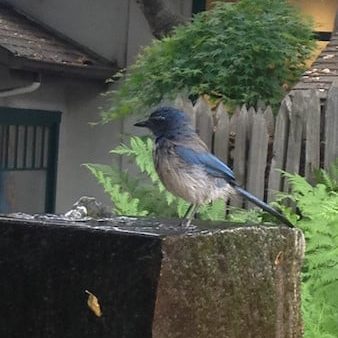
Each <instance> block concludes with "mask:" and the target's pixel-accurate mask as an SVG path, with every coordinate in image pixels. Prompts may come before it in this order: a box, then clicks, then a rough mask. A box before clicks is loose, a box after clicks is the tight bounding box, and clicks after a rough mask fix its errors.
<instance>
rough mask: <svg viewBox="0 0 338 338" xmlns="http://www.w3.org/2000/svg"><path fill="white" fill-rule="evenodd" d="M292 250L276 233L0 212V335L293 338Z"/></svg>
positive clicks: (288, 237)
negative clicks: (3, 214)
mask: <svg viewBox="0 0 338 338" xmlns="http://www.w3.org/2000/svg"><path fill="white" fill-rule="evenodd" d="M303 252H304V238H303V235H302V233H301V232H300V231H298V230H292V229H289V228H284V227H283V228H278V227H265V226H261V227H260V226H245V227H235V226H233V225H231V224H225V225H222V226H219V227H218V226H217V227H215V226H213V227H211V226H209V224H206V223H205V224H203V225H201V226H199V227H198V228H196V229H194V230H186V229H182V228H178V227H176V226H175V225H174V224H173V222H159V221H156V220H139V219H136V218H114V219H111V220H109V221H108V220H105V221H91V222H76V223H75V222H67V221H63V220H60V219H55V218H53V217H52V218H51V219H48V218H40V219H36V218H31V219H20V218H9V217H0V290H1V306H0V337H11V338H15V337H18V338H19V337H20V338H22V337H25V338H30V337H34V338H35V337H44V338H60V337H63V338H65V337H69V338H77V337H78V338H86V337H100V338H105V337H107V338H108V337H109V338H112V337H113V338H115V337H116V338H148V337H149V338H151V337H153V338H174V337H175V338H222V337H224V338H225V337H227V338H246V337H250V338H275V337H276V338H282V337H283V338H284V337H290V338H291V337H294V338H296V337H301V333H302V322H301V318H300V293H299V284H300V269H301V263H302V258H303Z"/></svg>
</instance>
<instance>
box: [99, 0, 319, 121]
mask: <svg viewBox="0 0 338 338" xmlns="http://www.w3.org/2000/svg"><path fill="white" fill-rule="evenodd" d="M313 47H314V42H313V40H312V25H311V23H310V22H309V20H308V19H305V18H304V17H302V16H301V14H300V12H299V11H298V10H297V9H296V8H295V7H293V6H292V5H291V4H289V2H288V1H287V0H241V1H239V2H238V3H236V4H231V5H230V4H226V3H223V2H220V3H218V4H216V5H215V7H214V8H213V9H211V10H210V11H206V12H202V13H199V14H197V15H196V16H195V17H194V18H193V21H192V22H191V23H189V24H186V25H184V26H180V27H177V28H176V30H175V31H174V33H173V35H171V36H169V37H166V38H164V39H162V40H155V41H153V43H152V44H151V45H150V46H149V47H146V48H144V50H143V51H142V53H141V54H140V55H139V57H138V59H137V61H136V63H135V64H134V65H133V66H132V67H131V68H130V70H129V71H128V73H127V75H126V78H125V79H124V81H123V83H122V85H121V86H120V87H119V89H118V90H117V91H115V92H114V93H113V94H112V95H111V100H112V102H111V109H110V110H109V111H108V112H106V113H104V114H103V121H109V120H111V119H114V118H116V117H121V116H124V115H125V114H128V113H131V112H133V113H135V112H139V113H141V112H143V111H144V110H145V109H147V108H148V107H149V106H152V105H156V104H158V103H159V102H161V100H166V99H169V98H173V97H175V96H176V95H177V94H178V93H182V92H184V93H186V94H188V95H192V96H197V95H203V94H207V95H209V96H211V97H212V98H217V99H221V100H223V102H225V103H226V104H227V105H232V104H236V105H237V104H243V103H247V104H249V105H256V103H257V101H258V100H260V101H264V102H266V103H268V104H275V103H277V102H279V100H280V98H281V97H282V96H283V94H284V90H283V86H285V85H288V84H292V83H294V82H295V81H296V80H297V79H298V78H299V75H300V74H301V73H302V72H303V70H304V69H305V68H304V63H305V60H306V59H307V58H308V57H309V55H310V54H311V51H312V49H313Z"/></svg>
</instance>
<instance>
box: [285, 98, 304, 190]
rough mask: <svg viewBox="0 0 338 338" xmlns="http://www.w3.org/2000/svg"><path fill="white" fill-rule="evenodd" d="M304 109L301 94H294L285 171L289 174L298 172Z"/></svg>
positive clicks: (286, 186) (286, 184)
mask: <svg viewBox="0 0 338 338" xmlns="http://www.w3.org/2000/svg"><path fill="white" fill-rule="evenodd" d="M305 108H306V104H305V100H304V95H303V93H302V92H295V94H294V96H293V99H292V113H291V115H290V128H289V137H288V152H287V158H286V167H285V170H286V171H287V172H289V173H291V174H296V173H298V172H299V165H300V155H301V147H302V139H303V125H304V123H303V115H304V110H305ZM288 189H289V187H288V183H287V182H284V191H288Z"/></svg>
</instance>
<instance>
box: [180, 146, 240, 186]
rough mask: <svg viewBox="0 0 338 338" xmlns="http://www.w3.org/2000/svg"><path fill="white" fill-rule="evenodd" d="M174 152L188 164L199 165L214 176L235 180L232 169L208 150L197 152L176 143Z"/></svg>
mask: <svg viewBox="0 0 338 338" xmlns="http://www.w3.org/2000/svg"><path fill="white" fill-rule="evenodd" d="M175 149H176V153H177V154H178V155H179V156H180V157H181V158H182V159H183V160H184V161H185V162H186V163H188V164H194V165H200V166H202V167H204V169H205V170H206V172H207V173H208V174H210V175H211V176H214V177H219V178H224V179H226V180H227V181H233V180H235V175H234V173H233V171H232V170H231V169H230V168H229V167H228V166H227V165H226V164H224V163H223V162H222V161H221V160H219V159H218V158H217V157H216V156H214V155H212V154H211V153H208V152H203V153H201V152H197V151H195V150H193V149H191V148H187V147H184V146H180V145H176V147H175Z"/></svg>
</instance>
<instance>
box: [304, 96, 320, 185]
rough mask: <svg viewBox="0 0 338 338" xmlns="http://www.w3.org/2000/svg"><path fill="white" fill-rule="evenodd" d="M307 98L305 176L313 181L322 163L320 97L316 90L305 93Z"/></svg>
mask: <svg viewBox="0 0 338 338" xmlns="http://www.w3.org/2000/svg"><path fill="white" fill-rule="evenodd" d="M304 96H305V98H306V100H305V102H306V108H307V109H306V112H305V114H306V116H305V123H306V127H305V128H306V136H305V176H306V177H307V178H308V179H309V180H310V181H312V180H313V174H314V170H315V169H318V168H319V165H320V99H319V97H318V95H317V94H316V91H315V90H310V91H309V92H306V93H304Z"/></svg>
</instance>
